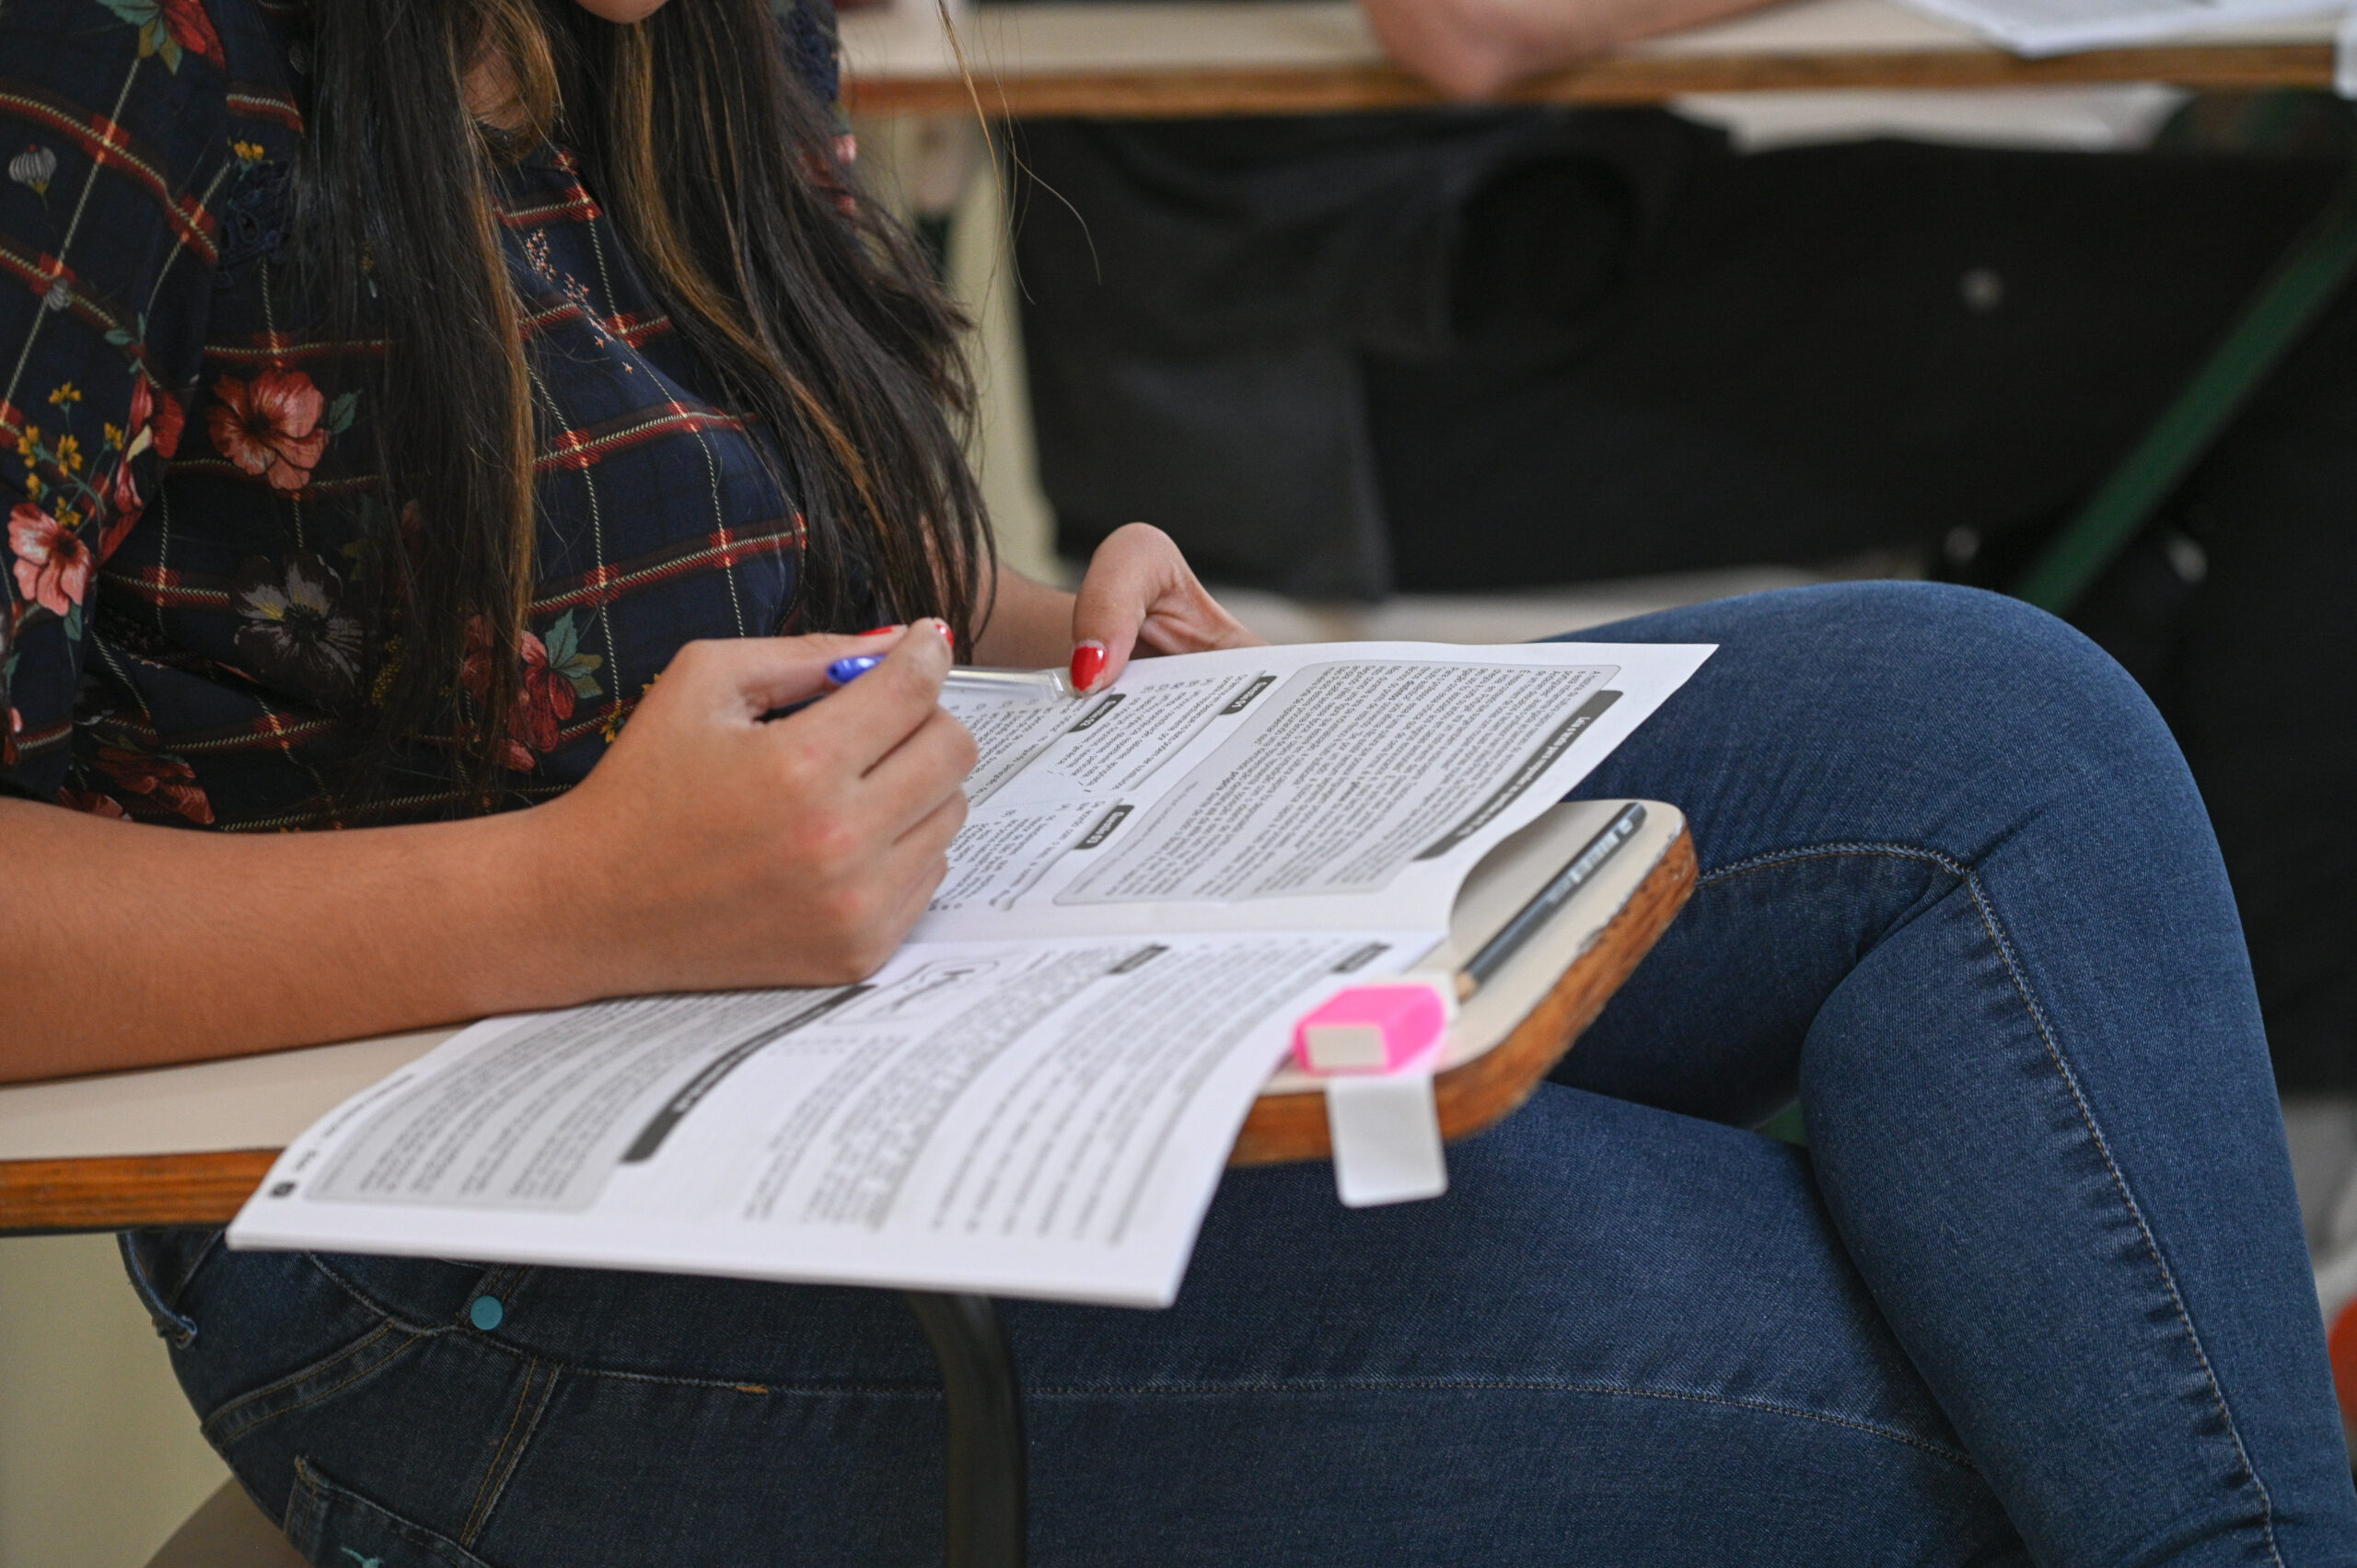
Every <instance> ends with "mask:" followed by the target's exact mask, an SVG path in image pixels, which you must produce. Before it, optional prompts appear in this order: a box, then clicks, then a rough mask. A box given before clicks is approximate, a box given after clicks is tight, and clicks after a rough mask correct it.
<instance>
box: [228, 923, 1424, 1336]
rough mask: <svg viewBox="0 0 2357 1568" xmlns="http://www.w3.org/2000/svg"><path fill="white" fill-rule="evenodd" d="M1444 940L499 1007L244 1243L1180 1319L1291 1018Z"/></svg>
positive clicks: (1005, 953)
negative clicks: (877, 1289)
mask: <svg viewBox="0 0 2357 1568" xmlns="http://www.w3.org/2000/svg"><path fill="white" fill-rule="evenodd" d="M1440 935H1441V932H1440V931H1439V930H1437V929H1435V930H1427V931H1421V932H1414V931H1389V932H1383V931H1373V932H1368V931H1362V932H1355V933H1344V932H1316V933H1293V934H1246V935H1191V936H1190V935H1176V936H1167V937H1161V938H1155V939H1151V940H1147V939H1140V938H1136V937H1121V936H1111V937H1097V938H1068V939H1062V940H1053V941H1032V942H1023V943H1019V944H1018V943H1006V942H995V943H993V942H982V943H971V942H969V943H946V944H944V943H911V944H909V945H908V946H906V947H903V948H902V949H901V950H900V952H899V953H898V954H897V955H895V956H894V958H892V960H891V961H890V962H889V963H888V964H887V965H886V966H885V967H884V968H883V969H882V970H879V971H877V974H876V975H875V976H874V977H873V978H871V979H869V980H867V981H864V982H862V983H860V984H857V985H849V986H839V987H829V988H824V989H816V990H781V991H751V992H735V993H721V994H713V995H691V996H645V997H634V998H631V999H628V1000H623V1001H617V1002H605V1003H599V1004H597V1005H593V1006H588V1007H579V1008H573V1009H570V1010H567V1011H564V1012H559V1013H543V1014H536V1015H530V1016H521V1017H510V1018H495V1019H492V1020H490V1021H488V1022H485V1023H482V1024H478V1025H476V1026H475V1027H474V1028H470V1029H468V1030H467V1031H465V1032H464V1033H462V1034H460V1035H459V1036H457V1037H456V1038H454V1039H452V1040H449V1041H447V1042H446V1043H445V1044H444V1045H442V1046H441V1047H440V1048H438V1049H437V1050H435V1051H432V1052H430V1053H429V1054H427V1055H426V1056H424V1057H422V1058H420V1059H419V1060H418V1061H417V1062H415V1063H412V1064H411V1065H410V1066H408V1067H405V1068H403V1069H401V1071H400V1072H398V1073H396V1074H393V1075H392V1076H390V1077H389V1078H387V1079H386V1080H384V1081H383V1082H382V1083H380V1084H377V1085H376V1086H374V1087H372V1088H369V1089H366V1090H364V1091H363V1092H362V1093H360V1094H358V1095H355V1096H354V1097H353V1098H351V1099H349V1100H347V1101H345V1102H344V1103H343V1105H342V1106H339V1107H338V1108H337V1109H335V1110H333V1111H331V1112H330V1113H329V1114H328V1115H327V1116H326V1117H324V1118H323V1119H321V1120H320V1121H319V1123H318V1124H317V1125H315V1126H313V1127H312V1128H310V1129H309V1130H308V1132H305V1133H304V1134H303V1135H302V1137H301V1138H299V1139H298V1140H296V1143H295V1144H293V1145H292V1146H291V1147H289V1148H288V1149H287V1150H286V1152H285V1153H284V1155H282V1156H280V1157H279V1159H278V1161H277V1163H276V1164H275V1165H274V1166H273V1167H272V1170H271V1173H270V1177H269V1179H267V1180H266V1181H264V1182H263V1184H262V1186H261V1189H260V1191H258V1192H257V1193H256V1194H255V1196H254V1197H253V1198H252V1199H250V1201H249V1202H247V1204H246V1206H245V1209H244V1210H243V1212H241V1213H240V1214H238V1218H237V1220H236V1222H235V1223H234V1224H233V1225H231V1226H230V1227H229V1244H230V1245H231V1246H232V1247H240V1248H243V1247H254V1248H266V1249H287V1248H296V1249H329V1250H342V1251H359V1252H377V1253H392V1254H397V1255H409V1256H424V1257H437V1258H469V1259H479V1260H486V1261H501V1262H525V1263H551V1264H571V1265H579V1266H585V1267H606V1268H627V1269H656V1270H666V1271H672V1272H686V1273H696V1274H724V1275H737V1276H742V1277H746V1278H752V1279H768V1280H800V1281H818V1282H833V1283H852V1284H869V1285H891V1286H902V1287H912V1288H922V1289H929V1290H957V1291H982V1292H989V1293H993V1294H998V1295H1026V1296H1045V1297H1051V1298H1061V1299H1069V1300H1077V1301H1094V1302H1106V1303H1112V1304H1116V1305H1127V1306H1136V1307H1157V1306H1167V1304H1168V1303H1169V1302H1170V1301H1171V1300H1172V1299H1173V1298H1174V1297H1175V1296H1176V1295H1178V1290H1179V1278H1180V1275H1181V1274H1182V1273H1183V1272H1184V1271H1185V1268H1186V1263H1187V1258H1188V1255H1189V1253H1190V1251H1191V1250H1192V1249H1193V1246H1194V1238H1195V1232H1196V1229H1197V1227H1198V1226H1199V1225H1201V1223H1202V1215H1203V1211H1204V1209H1205V1208H1206V1207H1207V1206H1208V1205H1209V1203H1210V1202H1211V1197H1212V1192H1213V1189H1214V1188H1215V1187H1216V1186H1217V1184H1218V1181H1219V1176H1220V1172H1221V1170H1222V1169H1223V1168H1224V1167H1225V1164H1226V1160H1227V1152H1228V1149H1229V1148H1230V1146H1231V1145H1232V1144H1234V1143H1235V1140H1236V1132H1237V1128H1238V1127H1239V1126H1240V1125H1242V1123H1243V1120H1244V1117H1245V1114H1246V1113H1247V1112H1248V1110H1249V1109H1251V1105H1252V1100H1253V1098H1254V1097H1255V1096H1256V1095H1257V1094H1258V1093H1259V1092H1260V1086H1261V1085H1262V1084H1263V1083H1264V1082H1266V1080H1267V1078H1268V1076H1269V1074H1270V1072H1271V1070H1272V1069H1273V1068H1274V1067H1275V1065H1276V1063H1277V1062H1278V1060H1279V1059H1280V1058H1281V1057H1282V1056H1283V1053H1284V1051H1285V1050H1286V1047H1287V1045H1288V1043H1289V1037H1290V1034H1291V1030H1292V1026H1293V1023H1294V1021H1295V1019H1296V1018H1298V1017H1299V1016H1301V1015H1302V1014H1303V1013H1305V1012H1306V1011H1307V1010H1308V1009H1309V1008H1311V1007H1313V1006H1315V1005H1317V1004H1318V1002H1320V1001H1322V1000H1323V999H1324V997H1325V995H1326V994H1327V993H1330V992H1331V991H1333V990H1335V989H1337V988H1339V987H1340V986H1341V985H1344V984H1348V983H1350V982H1351V981H1352V980H1353V979H1363V978H1364V977H1366V976H1369V975H1375V974H1387V973H1393V972H1396V971H1398V970H1400V969H1402V968H1404V967H1405V966H1406V965H1408V964H1409V963H1411V962H1412V961H1414V960H1415V959H1416V958H1419V957H1421V956H1422V954H1423V953H1425V952H1426V951H1428V950H1429V949H1430V948H1431V947H1432V946H1433V944H1434V942H1436V941H1437V940H1439V937H1440Z"/></svg>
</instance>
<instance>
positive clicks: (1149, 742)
mask: <svg viewBox="0 0 2357 1568" xmlns="http://www.w3.org/2000/svg"><path fill="white" fill-rule="evenodd" d="M1711 652H1712V648H1711V647H1710V646H1709V645H1674V644H1673V645H1665V644H1635V643H1631V644H1600V643H1527V644H1512V645H1505V646H1500V647H1465V646H1458V645H1445V644H1425V643H1331V644H1306V645H1295V646H1291V647H1273V648H1237V649H1229V650H1225V651H1222V652H1219V653H1209V654H1187V655H1181V656H1176V657H1170V658H1155V659H1142V660H1139V661H1138V662H1136V663H1134V664H1132V665H1131V666H1130V667H1129V668H1127V669H1125V670H1124V671H1122V673H1121V678H1120V680H1119V681H1117V682H1116V683H1115V684H1114V685H1113V687H1112V688H1111V689H1110V691H1107V692H1103V693H1100V694H1098V695H1096V696H1093V697H1086V698H1071V697H1056V696H1044V695H1042V696H1033V695H1029V694H1024V693H1017V694H1015V695H1013V696H1002V695H1000V694H998V693H995V692H990V693H977V692H973V691H949V692H946V693H945V694H944V696H943V699H942V701H943V705H944V706H946V707H947V708H948V709H949V710H950V712H952V713H954V714H957V715H958V718H959V719H960V720H962V721H963V722H964V723H965V725H966V726H967V727H968V728H969V729H970V730H971V731H972V732H973V734H974V738H975V740H976V742H977V743H978V745H979V747H980V749H981V761H979V762H978V763H977V764H976V766H975V768H974V772H973V773H972V774H971V776H970V777H969V779H968V780H967V784H966V794H967V799H968V803H969V805H970V817H969V818H968V820H967V823H966V827H965V829H964V830H962V831H961V832H960V833H959V834H958V839H957V842H955V843H953V844H952V845H951V846H950V851H949V876H948V877H947V879H946V881H945V882H944V883H943V884H942V887H941V889H940V891H939V892H938V893H936V894H935V898H934V900H933V903H932V906H931V908H930V909H929V910H928V911H927V912H926V914H925V916H924V918H923V921H922V922H920V923H919V924H918V926H917V929H916V935H917V937H918V938H919V939H921V940H929V941H946V940H953V939H962V938H979V937H1002V936H1005V937H1012V936H1054V935H1097V934H1102V933H1107V932H1132V933H1139V934H1144V933H1152V932H1173V931H1237V930H1262V931H1281V930H1292V931H1305V930H1321V929H1339V930H1349V929H1355V928H1366V927H1377V926H1381V927H1402V928H1408V929H1414V930H1433V931H1437V930H1444V929H1446V927H1447V924H1448V914H1449V910H1450V908H1451V906H1452V905H1453V904H1454V903H1455V901H1456V898H1457V889H1458V888H1459V887H1460V886H1461V885H1462V884H1463V883H1464V880H1465V877H1466V874H1467V873H1468V872H1469V871H1470V870H1471V869H1472V867H1473V865H1475V864H1476V863H1477V862H1478V861H1480V858H1481V856H1482V855H1484V854H1487V853H1489V851H1490V850H1491V848H1492V846H1494V845H1495V844H1497V843H1498V842H1499V841H1501V840H1503V839H1504V838H1505V837H1506V836H1507V835H1508V834H1510V833H1512V832H1513V831H1514V830H1516V829H1517V828H1520V827H1522V826H1523V825H1524V824H1526V823H1527V822H1528V821H1530V820H1531V819H1533V818H1535V817H1537V816H1538V814H1539V813H1540V812H1542V811H1544V810H1545V809H1547V807H1550V806H1552V805H1553V804H1554V803H1555V802H1556V801H1558V800H1560V799H1562V796H1563V795H1564V792H1565V791H1567V790H1569V789H1570V788H1571V787H1572V786H1573V784H1577V783H1578V782H1579V781H1580V780H1581V779H1582V778H1584V777H1585V776H1586V775H1587V773H1588V772H1589V771H1590V770H1591V769H1593V768H1594V767H1595V766H1596V764H1597V763H1598V762H1600V761H1603V760H1604V758H1605V757H1606V756H1608V755H1609V754H1610V752H1611V750H1612V749H1613V748H1614V747H1616V746H1618V745H1619V744H1620V742H1621V741H1622V740H1623V739H1624V738H1627V736H1628V735H1629V733H1630V732H1631V730H1633V729H1635V728H1636V727H1637V726H1638V725H1639V724H1641V723H1643V721H1644V720H1645V719H1646V718H1647V717H1649V716H1650V715H1651V714H1653V713H1654V711H1655V709H1657V708H1658V707H1660V706H1661V704H1662V703H1663V702H1664V701H1665V700H1666V698H1667V697H1668V696H1669V695H1670V693H1671V692H1673V691H1677V690H1678V687H1679V686H1681V685H1683V684H1684V683H1685V681H1686V680H1687V679H1688V678H1689V676H1691V675H1692V674H1693V673H1694V671H1695V670H1696V669H1697V668H1700V667H1701V663H1702V661H1703V660H1704V659H1705V658H1707V657H1709V656H1710V655H1711Z"/></svg>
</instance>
